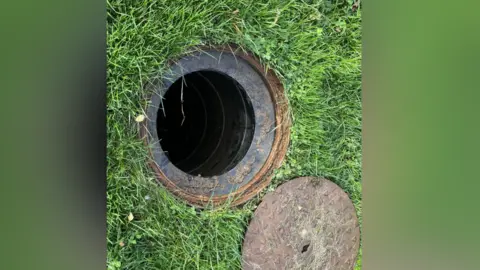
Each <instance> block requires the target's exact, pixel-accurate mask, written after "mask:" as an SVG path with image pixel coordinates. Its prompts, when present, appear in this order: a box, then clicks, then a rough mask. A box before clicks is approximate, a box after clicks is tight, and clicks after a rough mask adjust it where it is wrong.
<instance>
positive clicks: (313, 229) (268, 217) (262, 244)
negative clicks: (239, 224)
mask: <svg viewBox="0 0 480 270" xmlns="http://www.w3.org/2000/svg"><path fill="white" fill-rule="evenodd" d="M359 244H360V229H359V224H358V220H357V216H356V212H355V208H354V206H353V204H352V202H351V200H350V199H349V198H348V195H347V194H346V193H345V192H344V191H343V190H342V189H341V188H340V187H339V186H337V185H336V184H334V183H333V182H331V181H329V180H326V179H321V178H314V177H301V178H297V179H294V180H291V181H288V182H287V183H285V184H283V185H281V186H280V187H278V188H277V189H276V190H275V192H272V193H269V194H267V195H266V196H265V197H264V199H263V201H262V202H261V203H260V205H259V206H258V208H257V210H256V211H255V215H254V217H253V219H252V221H251V223H250V225H249V227H248V230H247V233H246V235H245V240H244V243H243V262H242V265H243V269H244V270H247V269H248V270H250V269H262V270H270V269H272V270H273V269H275V270H277V269H289V270H290V269H332V270H333V269H334V270H342V269H348V270H351V269H353V267H354V266H355V262H356V258H357V253H358V249H359Z"/></svg>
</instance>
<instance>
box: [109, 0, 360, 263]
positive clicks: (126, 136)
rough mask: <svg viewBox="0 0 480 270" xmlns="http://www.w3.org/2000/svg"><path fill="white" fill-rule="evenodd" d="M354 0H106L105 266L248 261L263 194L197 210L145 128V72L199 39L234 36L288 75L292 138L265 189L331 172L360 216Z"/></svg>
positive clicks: (154, 71) (156, 70) (219, 40)
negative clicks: (162, 181) (162, 178)
mask: <svg viewBox="0 0 480 270" xmlns="http://www.w3.org/2000/svg"><path fill="white" fill-rule="evenodd" d="M352 5H353V1H352V0H350V1H322V0H316V1H307V0H305V1H301V0H294V1H292V0H264V1H261V0H240V1H239V0H200V1H195V0H158V1H155V0H132V1H126V0H108V1H107V8H108V17H107V24H108V26H107V27H108V28H107V31H108V32H107V46H108V47H107V57H108V71H107V76H108V77H107V84H108V93H107V99H108V100H107V102H108V104H107V132H108V135H107V136H108V145H107V151H108V167H107V176H108V178H107V209H108V210H107V226H108V228H107V229H108V230H107V245H108V258H107V265H108V269H162V270H163V269H240V265H241V243H242V238H243V234H244V231H245V229H246V226H247V224H248V221H249V218H250V217H251V215H252V213H253V210H254V205H255V203H257V202H258V201H259V200H258V199H256V200H254V201H252V202H250V203H248V204H247V205H246V206H244V207H243V208H241V209H231V208H228V207H224V208H222V209H217V210H213V211H212V210H208V211H203V212H201V213H200V214H198V213H196V211H195V210H194V209H193V208H192V207H189V206H187V205H185V204H184V203H182V202H181V201H179V200H177V199H175V198H173V197H172V196H171V195H170V194H169V193H168V192H166V191H165V190H164V189H163V188H161V187H159V186H158V185H157V184H156V183H155V181H154V178H153V173H152V172H151V170H150V169H149V168H148V167H147V166H146V165H145V164H146V163H145V161H146V160H147V159H148V155H147V152H146V149H145V147H144V146H143V144H142V142H141V141H140V140H139V139H138V126H137V123H136V122H135V117H136V116H137V115H139V114H141V113H142V108H144V107H145V105H146V93H145V92H144V91H143V90H142V87H143V84H145V83H146V82H148V81H149V80H151V79H152V78H154V77H161V76H162V72H163V71H164V70H165V68H166V61H167V60H168V59H170V58H174V57H178V56H180V55H182V54H185V53H187V52H189V51H191V50H192V49H193V46H195V45H208V44H224V43H236V44H238V45H240V46H242V47H243V48H245V49H247V50H250V51H252V52H254V53H256V54H257V55H259V56H260V58H261V59H262V61H264V63H265V65H268V66H269V67H271V68H273V69H274V70H275V71H276V72H277V74H278V76H279V77H280V78H281V80H282V82H283V84H284V86H285V89H286V92H287V95H288V98H289V101H290V106H291V110H292V116H293V120H294V122H293V126H292V136H291V138H292V141H291V145H290V147H289V151H288V154H287V158H286V161H285V163H284V165H283V166H282V167H281V168H280V169H279V170H278V171H277V172H276V175H275V178H274V181H273V182H272V184H271V185H270V186H269V188H268V190H273V189H274V188H275V187H276V186H278V185H279V184H281V183H283V182H284V181H287V180H288V179H291V178H293V177H296V176H305V175H315V176H324V177H327V178H329V179H331V180H332V181H334V182H335V183H337V184H338V185H340V186H341V187H342V188H343V189H344V190H345V191H346V192H347V193H348V194H349V195H350V197H351V198H352V200H353V202H354V204H355V206H356V208H357V211H358V214H359V216H360V220H361V70H360V63H361V28H360V26H361V16H360V11H355V12H354V11H352ZM236 10H238V11H236ZM129 213H132V214H133V216H134V219H133V220H132V221H129V220H128V215H129ZM120 243H123V246H121V245H120ZM359 262H361V258H360V259H359ZM357 269H360V266H357Z"/></svg>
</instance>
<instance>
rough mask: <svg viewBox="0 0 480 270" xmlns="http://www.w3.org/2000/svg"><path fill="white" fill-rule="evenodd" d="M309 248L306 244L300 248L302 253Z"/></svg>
mask: <svg viewBox="0 0 480 270" xmlns="http://www.w3.org/2000/svg"><path fill="white" fill-rule="evenodd" d="M309 247H310V244H306V245H304V246H303V247H302V253H305V252H307V250H308V248H309Z"/></svg>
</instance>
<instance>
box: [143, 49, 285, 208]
mask: <svg viewBox="0 0 480 270" xmlns="http://www.w3.org/2000/svg"><path fill="white" fill-rule="evenodd" d="M163 77H164V79H162V80H159V81H156V82H154V83H152V84H150V89H148V90H149V91H150V92H151V93H153V94H152V96H151V99H150V104H149V107H148V108H147V120H146V121H145V122H143V123H142V127H141V136H142V138H143V139H144V140H145V142H146V143H147V144H148V146H149V148H150V153H151V156H152V162H151V164H150V165H151V167H152V168H153V169H154V170H155V172H156V176H157V179H158V180H159V182H161V183H162V184H163V185H164V186H165V187H167V189H169V190H170V191H171V192H173V193H174V194H175V195H177V196H179V197H181V198H183V199H185V200H187V202H189V203H190V204H194V205H198V206H204V205H205V204H206V203H207V202H208V201H212V202H213V203H214V204H218V203H222V202H224V201H226V200H227V199H228V198H229V196H230V198H232V199H233V201H232V203H233V204H234V205H235V204H240V203H243V202H245V201H246V200H248V199H250V198H251V197H253V196H254V195H255V194H257V193H258V192H259V191H260V190H261V189H262V188H264V187H265V186H266V185H267V184H268V182H269V181H270V175H271V172H272V170H273V169H274V168H276V167H278V166H279V165H280V163H281V161H282V160H283V157H284V155H285V152H286V150H287V147H288V143H289V127H290V120H289V117H288V106H287V100H286V98H285V95H284V89H283V87H282V85H281V83H280V81H279V80H278V78H277V77H276V76H275V74H274V73H273V72H272V71H271V70H268V71H267V72H266V71H265V68H264V67H263V66H262V65H261V64H260V62H259V61H258V60H257V59H256V58H255V57H254V56H253V55H252V54H249V53H245V52H243V51H240V50H238V49H233V50H232V47H231V46H229V47H217V48H209V49H207V48H202V49H201V50H198V51H197V52H194V53H192V54H189V55H188V56H184V57H182V58H180V59H177V60H176V61H175V62H172V64H171V66H170V68H169V70H168V72H167V73H166V74H164V76H163Z"/></svg>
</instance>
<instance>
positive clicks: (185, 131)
mask: <svg viewBox="0 0 480 270" xmlns="http://www.w3.org/2000/svg"><path fill="white" fill-rule="evenodd" d="M163 106H164V107H163V108H160V109H159V110H158V113H157V133H158V137H159V139H160V145H161V147H162V150H163V151H164V152H165V154H166V155H167V157H168V158H169V160H170V162H172V163H173V164H174V165H175V166H176V167H177V168H179V169H180V170H182V171H183V172H185V173H188V174H191V175H201V176H204V177H211V176H217V175H221V174H223V173H225V172H227V171H229V170H231V169H232V168H234V167H235V166H236V165H237V164H238V163H239V162H240V160H241V159H243V157H244V156H245V155H246V153H247V151H248V149H249V148H250V145H251V143H252V140H253V136H254V131H255V117H254V111H253V107H252V104H251V100H250V98H249V97H248V95H247V93H246V92H245V90H244V89H243V87H242V86H241V85H240V84H239V83H238V82H237V81H235V80H234V79H233V78H231V77H230V76H228V75H227V74H225V73H222V72H218V71H213V70H200V71H196V72H192V73H188V74H185V75H184V76H183V77H181V78H179V79H178V80H177V81H175V82H174V83H173V84H172V85H171V86H170V87H169V89H168V90H167V92H166V94H165V96H164V100H163ZM163 110H164V111H165V114H164V113H163Z"/></svg>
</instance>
